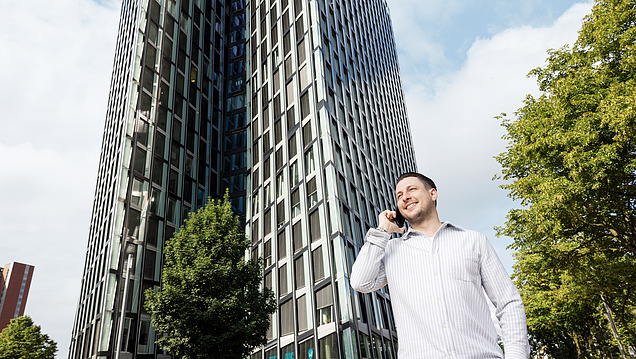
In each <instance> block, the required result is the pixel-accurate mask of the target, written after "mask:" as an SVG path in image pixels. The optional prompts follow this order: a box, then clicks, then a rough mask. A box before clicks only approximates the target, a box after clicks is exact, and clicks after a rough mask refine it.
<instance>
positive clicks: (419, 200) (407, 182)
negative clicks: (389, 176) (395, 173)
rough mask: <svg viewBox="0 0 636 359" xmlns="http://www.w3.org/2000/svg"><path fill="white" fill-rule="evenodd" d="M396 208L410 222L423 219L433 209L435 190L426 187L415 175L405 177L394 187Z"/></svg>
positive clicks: (426, 217)
mask: <svg viewBox="0 0 636 359" xmlns="http://www.w3.org/2000/svg"><path fill="white" fill-rule="evenodd" d="M395 197H396V199H397V203H398V208H399V209H400V212H402V215H403V216H404V218H406V220H407V221H409V222H410V223H411V224H414V223H418V222H422V221H425V220H426V219H428V218H429V216H430V215H431V214H432V213H433V212H434V211H435V200H436V199H437V191H436V190H435V189H433V188H431V189H428V190H427V189H426V187H425V186H424V183H422V181H420V180H419V179H418V178H417V177H406V178H404V179H403V180H401V181H400V182H398V184H397V186H396V187H395Z"/></svg>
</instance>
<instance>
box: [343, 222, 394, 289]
mask: <svg viewBox="0 0 636 359" xmlns="http://www.w3.org/2000/svg"><path fill="white" fill-rule="evenodd" d="M390 238H391V236H390V235H389V234H388V233H386V232H382V231H379V230H377V229H375V228H373V229H369V231H368V232H367V235H366V237H365V243H364V245H363V246H362V249H361V250H360V253H358V257H357V258H356V261H355V263H354V264H353V268H352V269H351V276H350V278H349V280H350V282H351V287H352V288H353V289H355V290H357V291H358V292H362V293H369V292H373V291H374V290H378V289H380V288H382V287H384V286H385V285H386V284H387V281H386V273H385V272H384V250H385V249H386V246H387V244H388V243H389V240H390Z"/></svg>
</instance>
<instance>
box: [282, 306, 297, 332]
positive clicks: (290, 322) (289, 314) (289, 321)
mask: <svg viewBox="0 0 636 359" xmlns="http://www.w3.org/2000/svg"><path fill="white" fill-rule="evenodd" d="M293 303H294V302H293V301H292V300H288V301H286V302H285V303H283V304H281V305H280V334H281V335H287V334H292V333H293V332H294V312H293Z"/></svg>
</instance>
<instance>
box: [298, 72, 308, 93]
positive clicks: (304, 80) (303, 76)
mask: <svg viewBox="0 0 636 359" xmlns="http://www.w3.org/2000/svg"><path fill="white" fill-rule="evenodd" d="M309 76H310V74H309V66H305V67H303V68H302V69H300V73H299V77H300V91H301V92H302V91H305V89H306V88H307V87H309V84H310V83H311V78H310V77H309Z"/></svg>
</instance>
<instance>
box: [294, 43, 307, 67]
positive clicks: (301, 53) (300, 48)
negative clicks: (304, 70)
mask: <svg viewBox="0 0 636 359" xmlns="http://www.w3.org/2000/svg"><path fill="white" fill-rule="evenodd" d="M296 49H297V51H298V63H299V64H302V63H303V62H305V59H306V58H307V54H306V53H305V40H304V39H303V40H302V41H301V42H300V43H298V47H297V48H296Z"/></svg>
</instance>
